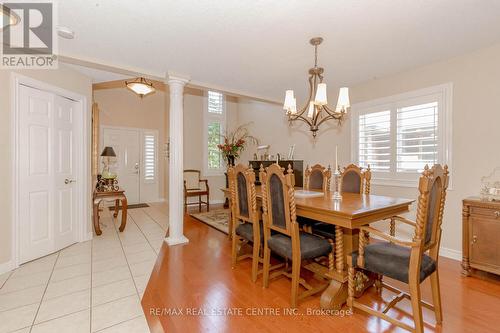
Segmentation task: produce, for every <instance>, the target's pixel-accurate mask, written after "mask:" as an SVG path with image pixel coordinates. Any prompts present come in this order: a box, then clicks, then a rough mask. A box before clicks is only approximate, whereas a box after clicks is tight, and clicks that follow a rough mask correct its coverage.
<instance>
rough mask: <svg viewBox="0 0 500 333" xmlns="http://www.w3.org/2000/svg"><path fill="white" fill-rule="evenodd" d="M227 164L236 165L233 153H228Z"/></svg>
mask: <svg viewBox="0 0 500 333" xmlns="http://www.w3.org/2000/svg"><path fill="white" fill-rule="evenodd" d="M227 165H228V166H234V156H233V155H227Z"/></svg>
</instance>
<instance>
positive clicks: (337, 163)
mask: <svg viewBox="0 0 500 333" xmlns="http://www.w3.org/2000/svg"><path fill="white" fill-rule="evenodd" d="M338 148H339V147H338V146H337V145H335V170H337V168H338V167H339V152H338Z"/></svg>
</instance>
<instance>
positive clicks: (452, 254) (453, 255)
mask: <svg viewBox="0 0 500 333" xmlns="http://www.w3.org/2000/svg"><path fill="white" fill-rule="evenodd" d="M439 255H440V256H441V257H445V258H448V259H453V260H457V261H462V251H458V250H453V249H449V248H447V247H442V246H441V247H440V248H439Z"/></svg>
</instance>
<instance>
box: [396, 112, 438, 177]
mask: <svg viewBox="0 0 500 333" xmlns="http://www.w3.org/2000/svg"><path fill="white" fill-rule="evenodd" d="M396 131H397V141H396V142H397V152H396V156H397V169H396V170H397V172H411V171H422V170H423V169H424V167H425V165H426V164H428V165H429V166H431V165H433V164H435V163H437V161H438V103H437V102H433V103H427V104H420V105H414V106H408V107H403V108H399V109H397V130H396Z"/></svg>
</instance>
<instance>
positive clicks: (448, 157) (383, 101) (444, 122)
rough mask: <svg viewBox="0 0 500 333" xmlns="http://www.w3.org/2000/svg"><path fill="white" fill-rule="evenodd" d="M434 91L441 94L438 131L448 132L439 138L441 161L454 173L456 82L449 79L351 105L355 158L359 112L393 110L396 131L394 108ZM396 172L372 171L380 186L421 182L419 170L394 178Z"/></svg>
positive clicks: (354, 158)
mask: <svg viewBox="0 0 500 333" xmlns="http://www.w3.org/2000/svg"><path fill="white" fill-rule="evenodd" d="M430 95H439V103H440V108H439V110H438V112H439V121H438V128H439V129H438V133H444V135H443V136H442V139H440V141H439V145H440V148H439V151H440V155H441V156H439V160H440V163H443V164H447V165H448V167H449V169H450V173H451V172H452V170H453V168H452V163H453V158H452V150H453V149H452V148H453V147H452V138H453V136H452V110H453V107H452V103H453V83H451V82H450V83H445V84H440V85H436V86H432V87H427V88H423V89H419V90H414V91H410V92H405V93H402V94H397V95H392V96H386V97H382V98H378V99H374V100H370V101H365V102H360V103H355V104H353V105H352V107H351V113H352V116H351V119H352V121H351V160H352V161H354V162H355V163H359V156H358V126H359V115H361V114H366V113H371V112H376V111H382V110H383V109H385V110H391V131H392V132H394V129H395V122H394V121H393V119H392V117H393V113H394V112H393V110H394V109H395V108H397V107H398V105H400V104H401V103H402V102H405V101H407V100H409V99H419V98H425V97H427V96H430ZM393 176H394V173H387V177H384V173H383V172H375V171H372V184H373V185H380V186H397V187H415V186H416V185H418V173H415V177H414V178H412V177H406V178H403V177H397V178H394V177H393ZM452 180H453V177H452V176H451V175H450V183H449V186H448V189H450V190H452V189H453V186H452V185H453V183H452Z"/></svg>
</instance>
